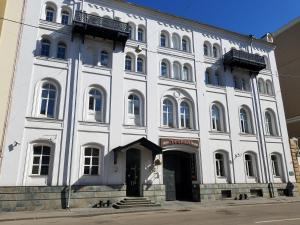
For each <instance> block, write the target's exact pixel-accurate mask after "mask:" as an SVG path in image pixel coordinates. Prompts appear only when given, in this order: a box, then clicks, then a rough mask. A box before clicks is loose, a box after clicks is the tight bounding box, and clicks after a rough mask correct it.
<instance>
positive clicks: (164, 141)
mask: <svg viewBox="0 0 300 225" xmlns="http://www.w3.org/2000/svg"><path fill="white" fill-rule="evenodd" d="M168 145H190V146H192V147H194V148H198V147H199V140H193V139H171V138H161V139H160V146H161V147H166V146H168Z"/></svg>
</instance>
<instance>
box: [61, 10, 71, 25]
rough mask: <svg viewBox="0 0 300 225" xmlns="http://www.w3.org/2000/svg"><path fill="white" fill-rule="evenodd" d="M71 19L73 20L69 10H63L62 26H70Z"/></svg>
mask: <svg viewBox="0 0 300 225" xmlns="http://www.w3.org/2000/svg"><path fill="white" fill-rule="evenodd" d="M70 18H71V13H70V12H69V10H66V9H62V11H61V21H60V23H61V24H62V25H69V24H70Z"/></svg>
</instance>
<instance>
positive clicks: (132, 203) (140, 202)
mask: <svg viewBox="0 0 300 225" xmlns="http://www.w3.org/2000/svg"><path fill="white" fill-rule="evenodd" d="M159 206H160V204H157V203H154V202H151V201H150V200H149V199H148V198H145V197H126V198H124V199H123V200H121V201H119V202H116V203H114V204H113V207H114V208H115V209H128V208H146V207H159Z"/></svg>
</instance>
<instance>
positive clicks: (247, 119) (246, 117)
mask: <svg viewBox="0 0 300 225" xmlns="http://www.w3.org/2000/svg"><path fill="white" fill-rule="evenodd" d="M240 126H241V132H242V133H245V134H251V133H252V124H251V116H250V112H249V110H248V109H246V108H241V109H240Z"/></svg>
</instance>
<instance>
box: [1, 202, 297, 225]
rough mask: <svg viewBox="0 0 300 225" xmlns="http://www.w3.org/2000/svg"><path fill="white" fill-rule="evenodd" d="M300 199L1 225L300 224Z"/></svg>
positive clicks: (28, 221)
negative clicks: (289, 201) (299, 200)
mask: <svg viewBox="0 0 300 225" xmlns="http://www.w3.org/2000/svg"><path fill="white" fill-rule="evenodd" d="M299 209H300V203H299V202H294V203H281V204H265V205H252V206H222V207H198V208H193V209H190V210H189V209H187V210H175V209H174V210H166V211H163V210H162V211H156V212H143V213H125V214H114V215H100V216H89V217H78V218H57V219H38V220H24V221H11V222H1V225H37V224H38V225H49V224H56V225H67V224H72V225H81V224H85V225H96V224H107V225H152V224H161V225H174V224H180V225H202V224H203V225H218V224H222V225H250V224H252V225H253V224H263V225H299V224H300V215H299Z"/></svg>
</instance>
